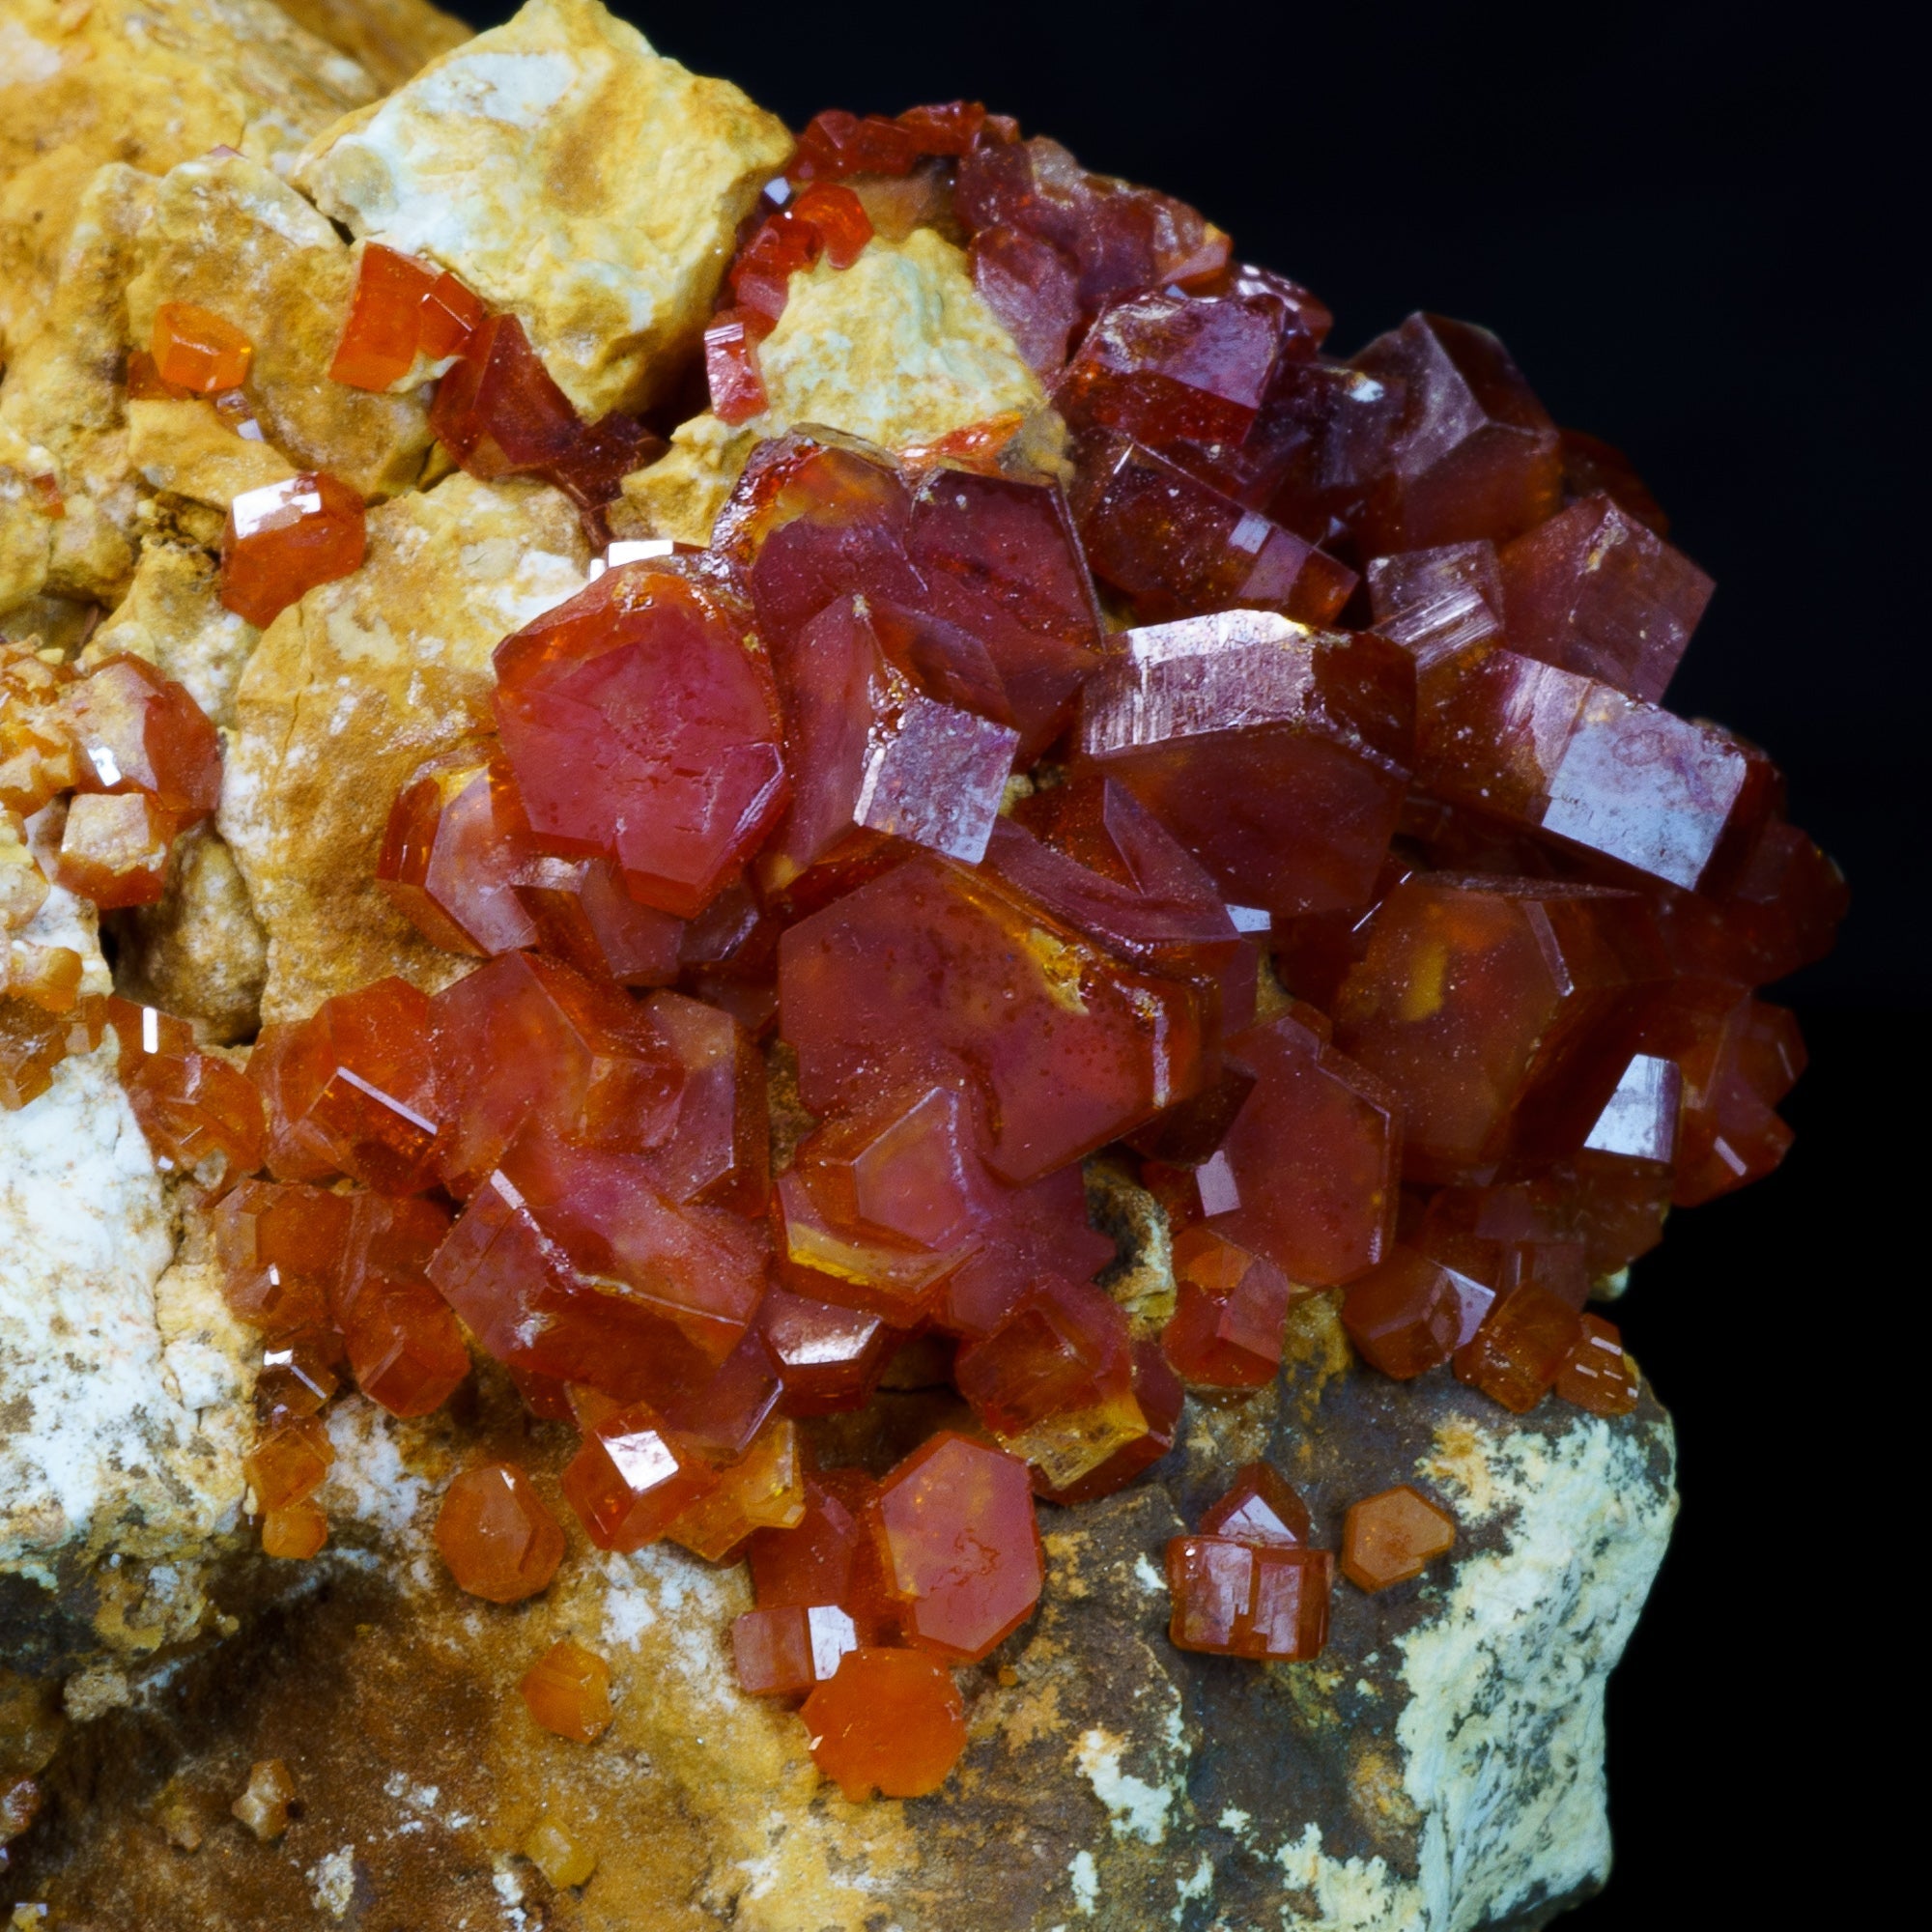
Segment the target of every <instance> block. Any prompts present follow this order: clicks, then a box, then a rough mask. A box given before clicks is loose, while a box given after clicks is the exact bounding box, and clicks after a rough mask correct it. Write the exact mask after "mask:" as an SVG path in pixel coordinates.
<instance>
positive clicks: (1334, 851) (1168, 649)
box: [1079, 611, 1415, 918]
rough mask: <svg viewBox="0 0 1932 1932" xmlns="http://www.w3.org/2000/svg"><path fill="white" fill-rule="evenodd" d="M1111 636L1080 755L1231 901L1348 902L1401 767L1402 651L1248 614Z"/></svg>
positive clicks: (1407, 681) (1356, 891)
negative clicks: (1112, 646)
mask: <svg viewBox="0 0 1932 1932" xmlns="http://www.w3.org/2000/svg"><path fill="white" fill-rule="evenodd" d="M1118 641H1119V643H1120V645H1121V648H1120V650H1119V651H1118V653H1117V654H1116V655H1115V656H1113V657H1112V658H1110V659H1109V661H1108V663H1107V665H1106V666H1105V667H1104V668H1102V669H1101V670H1100V671H1098V672H1097V673H1096V674H1095V675H1094V677H1093V678H1092V679H1091V680H1090V681H1089V683H1088V685H1087V688H1086V691H1085V692H1084V694H1083V695H1082V698H1081V720H1080V741H1079V749H1080V757H1081V759H1082V761H1083V762H1084V763H1085V764H1086V765H1087V766H1089V767H1090V768H1092V769H1094V770H1098V771H1101V772H1103V773H1105V774H1107V775H1108V776H1110V777H1112V778H1115V779H1117V780H1119V781H1121V782H1122V783H1123V784H1124V785H1125V786H1126V787H1127V789H1128V790H1129V791H1131V792H1132V793H1133V794H1134V795H1135V796H1136V797H1137V798H1138V799H1139V800H1140V801H1141V803H1142V804H1143V805H1144V806H1146V807H1147V808H1148V810H1150V811H1151V812H1152V813H1153V814H1154V816H1155V817H1156V818H1158V819H1159V820H1160V821H1161V823H1162V824H1163V825H1165V826H1166V827H1167V829H1168V830H1169V831H1170V832H1172V833H1173V834H1174V835H1175V837H1176V838H1179V840H1180V842H1181V843H1182V844H1183V845H1184V846H1186V848H1187V849H1188V850H1189V851H1190V852H1191V853H1193V854H1194V856H1195V857H1196V858H1197V859H1198V860H1199V861H1200V862H1201V864H1202V865H1203V866H1205V867H1207V868H1208V871H1209V872H1210V873H1211V874H1212V875H1213V877H1214V880H1215V882H1216V883H1217V884H1218V885H1219V886H1220V888H1221V890H1222V891H1223V893H1224V894H1225V895H1227V897H1228V899H1229V900H1230V901H1231V902H1232V903H1235V904H1238V905H1242V906H1253V907H1259V908H1262V909H1264V910H1265V911H1267V912H1270V913H1273V914H1275V915H1277V916H1278V917H1282V918H1291V917H1293V916H1294V915H1296V914H1300V913H1310V912H1321V911H1322V910H1324V909H1326V908H1328V907H1330V906H1349V905H1359V904H1360V903H1361V902H1362V901H1363V899H1364V898H1365V897H1366V896H1367V895H1368V893H1369V890H1370V888H1371V886H1372V885H1373V883H1374V881H1375V877H1376V872H1377V869H1378V867H1380V865H1381V863H1382V861H1383V858H1384V857H1385V855H1386V854H1387V851H1388V842H1389V838H1390V837H1391V836H1392V835H1393V833H1394V831H1395V826H1396V815H1397V812H1398V811H1399V810H1400V808H1401V805H1402V796H1403V788H1404V781H1405V780H1406V776H1407V767H1406V761H1407V759H1408V756H1409V753H1410V746H1411V743H1412V735H1413V725H1412V716H1413V704H1414V697H1413V691H1414V676H1415V673H1414V668H1413V666H1412V665H1411V664H1410V662H1409V660H1408V658H1407V657H1406V655H1405V654H1404V652H1403V651H1401V650H1400V649H1399V648H1398V647H1397V646H1395V645H1393V644H1389V643H1386V642H1385V641H1383V640H1382V639H1379V638H1377V637H1376V636H1375V635H1374V634H1373V633H1372V632H1346V631H1321V630H1310V629H1309V628H1308V627H1307V626H1305V625H1303V624H1297V623H1293V622H1291V621H1290V620H1289V619H1288V618H1286V617H1277V616H1274V615H1272V614H1265V613H1263V612H1260V611H1231V612H1229V613H1227V614H1225V615H1222V616H1213V617H1188V618H1183V619H1181V620H1179V622H1176V623H1172V624H1161V625H1156V626H1154V627H1152V628H1151V629H1148V630H1138V631H1129V632H1126V633H1125V634H1124V635H1123V637H1122V639H1119V640H1118ZM1231 797H1238V798H1240V799H1241V800H1242V801H1243V809H1242V810H1240V811H1239V812H1231V811H1229V810H1227V801H1228V800H1229V799H1230V798H1231Z"/></svg>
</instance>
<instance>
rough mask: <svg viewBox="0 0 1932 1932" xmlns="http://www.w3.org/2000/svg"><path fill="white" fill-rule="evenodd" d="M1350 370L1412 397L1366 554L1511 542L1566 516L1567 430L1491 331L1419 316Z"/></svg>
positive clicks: (1369, 521) (1386, 465)
mask: <svg viewBox="0 0 1932 1932" xmlns="http://www.w3.org/2000/svg"><path fill="white" fill-rule="evenodd" d="M1350 359H1351V360H1352V362H1353V364H1354V367H1355V368H1356V369H1358V370H1360V371H1362V372H1363V373H1364V374H1366V375H1369V376H1373V377H1375V378H1377V379H1378V381H1380V382H1382V383H1384V384H1388V385H1390V386H1391V387H1395V386H1396V385H1398V384H1399V385H1400V391H1399V392H1400V393H1401V395H1402V397H1403V404H1402V412H1401V414H1400V416H1399V417H1398V419H1397V423H1396V426H1395V430H1394V435H1393V438H1392V440H1391V442H1390V445H1389V448H1388V452H1387V455H1386V458H1385V459H1384V462H1383V465H1382V466H1381V467H1380V468H1379V470H1378V474H1377V475H1376V477H1375V481H1374V485H1373V487H1372V489H1371V491H1370V493H1369V497H1368V502H1367V505H1366V511H1365V514H1364V515H1363V516H1362V517H1361V519H1360V521H1359V525H1358V527H1357V532H1356V533H1357V535H1358V537H1359V538H1360V539H1361V541H1362V543H1363V545H1364V548H1365V549H1367V550H1369V551H1371V552H1372V553H1378V554H1379V553H1386V552H1389V551H1401V550H1422V549H1427V548H1430V547H1433V546H1435V545H1438V544H1451V543H1466V542H1469V541H1471V540H1472V539H1477V538H1482V537H1489V538H1491V539H1492V540H1493V541H1496V542H1501V541H1502V540H1503V539H1505V538H1508V537H1513V536H1515V535H1516V534H1517V533H1518V532H1519V531H1521V530H1526V529H1529V528H1530V527H1532V526H1534V525H1537V524H1540V523H1542V522H1543V521H1544V520H1545V519H1546V518H1547V517H1548V516H1549V515H1550V514H1551V513H1552V512H1553V511H1555V510H1556V509H1557V507H1558V505H1559V504H1560V502H1561V499H1562V498H1561V493H1562V487H1563V461H1562V455H1561V452H1560V449H1559V447H1558V440H1557V430H1556V425H1555V424H1554V423H1553V422H1551V421H1550V419H1549V416H1548V413H1547V412H1545V410H1544V408H1543V405H1542V404H1541V403H1539V402H1538V401H1537V400H1536V397H1535V396H1534V395H1533V394H1531V392H1530V388H1529V385H1528V384H1527V383H1525V382H1524V381H1523V379H1522V373H1521V371H1520V370H1519V369H1518V368H1517V366H1516V364H1515V363H1514V362H1513V361H1511V359H1510V356H1509V352H1508V351H1507V350H1506V349H1505V348H1504V347H1503V346H1502V344H1501V343H1500V342H1498V341H1497V340H1496V338H1495V337H1494V336H1493V335H1492V334H1491V333H1490V331H1489V330H1488V329H1486V328H1478V327H1475V326H1474V325H1473V324H1471V323H1466V322H1452V321H1450V320H1449V319H1448V318H1447V317H1445V316H1438V315H1422V314H1417V315H1412V316H1410V317H1409V318H1408V320H1407V321H1406V322H1405V323H1403V324H1402V326H1401V327H1398V328H1393V329H1390V330H1389V331H1388V333H1387V334H1385V335H1379V336H1378V337H1377V338H1376V339H1375V341H1373V342H1371V343H1370V344H1369V345H1368V347H1367V348H1365V349H1363V350H1361V351H1360V352H1359V353H1358V354H1356V355H1354V356H1353V357H1351V358H1350Z"/></svg>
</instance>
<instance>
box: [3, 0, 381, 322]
mask: <svg viewBox="0 0 1932 1932" xmlns="http://www.w3.org/2000/svg"><path fill="white" fill-rule="evenodd" d="M377 92H378V88H377V84H376V82H375V81H373V80H372V79H371V78H370V76H369V75H368V73H367V72H365V71H363V69H362V68H361V67H360V66H359V65H357V63H356V62H355V61H354V60H351V59H349V58H348V57H347V56H345V55H344V54H342V53H339V52H338V51H337V50H336V49H335V48H334V47H332V46H330V45H328V44H327V43H326V42H325V41H322V40H319V39H317V38H316V36H315V35H313V34H311V33H309V32H307V31H306V30H305V29H303V28H302V27H300V26H298V25H297V24H296V22H295V21H294V20H293V19H291V18H290V17H289V14H287V13H285V12H283V11H282V9H280V8H279V7H276V6H273V5H271V4H270V0H94V4H93V5H91V6H88V7H73V6H68V5H64V4H62V0H5V4H4V6H0V339H4V341H5V343H6V345H7V348H8V351H9V353H10V354H12V353H16V352H17V351H18V350H19V349H21V348H22V347H23V346H24V345H25V344H26V343H27V341H28V340H29V338H30V337H31V336H33V335H34V334H36V333H37V332H38V331H39V329H40V328H41V327H42V325H43V321H44V319H45V317H46V315H47V312H48V309H49V305H50V299H51V298H52V295H53V290H54V282H55V278H56V270H57V268H58V265H59V263H60V260H61V256H62V253H63V251H64V249H65V248H66V246H67V242H68V236H69V231H70V229H71V226H72V224H73V219H74V214H75V211H76V208H77V206H78V203H79V201H80V198H81V196H82V194H83V192H84V191H85V190H86V188H87V186H88V184H89V183H90V182H91V181H92V179H93V177H94V174H95V171H96V170H97V169H98V168H99V167H100V166H101V165H102V164H103V163H105V162H109V161H116V162H125V163H127V164H128V166H129V167H130V168H134V169H139V170H140V171H141V172H143V173H146V174H165V173H166V172H167V170H168V169H170V168H171V167H173V166H174V165H175V164H176V163H177V162H178V161H185V160H186V159H188V158H189V157H190V156H195V155H205V154H207V153H208V151H209V150H210V149H211V148H213V147H217V146H222V145H226V146H228V147H231V148H235V149H237V150H239V151H240V152H241V153H242V154H245V155H250V156H254V157H255V158H257V159H258V160H263V161H273V160H275V159H276V158H277V157H280V156H293V153H294V151H295V150H297V149H299V148H300V146H301V145H302V143H303V142H304V141H306V140H307V139H308V138H309V137H310V136H311V135H313V134H316V133H319V132H320V131H321V130H322V129H323V128H326V127H327V126H328V125H329V123H330V122H332V121H334V120H336V119H337V118H338V117H339V116H341V115H342V114H344V113H345V112H347V111H348V110H349V109H350V108H353V107H359V106H360V105H361V104H362V103H363V102H364V101H366V100H371V99H374V98H375V96H376V94H377Z"/></svg>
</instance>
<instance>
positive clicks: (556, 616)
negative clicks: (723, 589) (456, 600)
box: [495, 564, 788, 919]
mask: <svg viewBox="0 0 1932 1932" xmlns="http://www.w3.org/2000/svg"><path fill="white" fill-rule="evenodd" d="M748 615H749V613H748V612H745V611H742V610H739V609H736V608H734V606H733V605H732V603H731V601H730V600H729V599H727V598H726V597H725V596H724V595H722V594H721V593H719V592H718V591H717V590H715V589H714V588H711V587H709V586H708V585H707V584H705V583H704V582H701V581H699V580H698V579H697V578H696V576H692V577H685V576H679V575H676V574H673V572H672V571H671V570H670V569H669V568H668V567H665V566H659V565H653V564H632V565H626V566H624V567H623V568H621V569H617V570H608V571H606V572H605V573H604V575H603V576H602V577H600V578H598V579H597V580H596V582H593V583H592V584H591V585H590V587H589V588H588V589H587V590H584V591H582V592H581V593H580V594H579V595H577V596H576V597H573V598H571V599H570V600H569V601H568V602H567V603H564V604H561V605H559V606H558V607H557V608H556V609H555V610H554V611H546V612H545V613H544V614H543V615H542V616H541V617H538V618H537V619H535V620H534V621H533V622H532V623H530V624H527V625H526V626H525V628H524V629H523V630H521V631H519V632H517V633H516V634H515V635H513V636H512V637H509V638H506V639H504V640H503V642H502V643H500V644H498V645H497V651H496V665H497V692H496V697H495V703H496V711H497V727H498V730H499V731H500V733H501V736H502V740H503V749H504V753H505V754H506V755H507V757H508V759H509V761H510V766H511V769H512V770H513V771H514V773H515V774H516V779H517V785H518V788H519V790H520V791H521V793H522V795H523V800H524V806H525V809H526V811H527V813H528V815H529V821H530V826H531V829H532V830H533V832H534V833H535V835H536V838H537V841H538V843H539V844H540V845H542V846H544V847H546V848H547V849H550V850H553V851H557V852H561V853H566V854H568V853H591V854H599V853H601V854H602V855H603V856H605V857H607V858H609V859H611V860H613V861H614V862H615V863H616V865H617V866H618V867H619V868H620V869H621V870H622V872H623V875H624V883H625V886H626V887H627V889H628V890H629V892H630V894H631V895H632V896H633V897H634V898H636V899H638V900H639V901H641V902H642V903H643V904H645V905H650V906H655V907H657V908H658V909H659V910H660V911H663V912H668V913H672V914H675V915H676V916H677V917H679V918H681V919H689V918H691V917H693V916H694V915H695V914H696V913H699V912H701V911H702V910H703V909H704V908H705V906H707V905H708V904H709V903H710V902H711V901H712V899H714V898H715V897H717V895H718V894H719V893H720V892H721V891H722V890H723V889H724V888H725V885H726V884H728V883H729V882H730V880H731V879H732V878H733V877H734V876H735V875H736V873H737V872H738V871H739V870H740V868H741V867H743V865H744V863H745V861H746V860H747V859H748V858H749V857H750V856H751V854H752V852H753V849H754V848H755V847H756V846H757V844H758V842H759V840H760V839H761V838H763V837H764V835H765V834H766V833H767V832H768V831H769V830H770V829H771V827H772V826H773V825H774V824H776V823H777V821H778V818H779V816H780V814H781V812H782V811H783V810H784V805H785V799H786V794H787V790H788V783H787V780H786V776H785V768H784V759H783V755H782V750H781V741H782V721H781V717H780V712H779V701H778V693H777V690H776V688H775V686H774V684H773V680H772V674H771V671H770V668H768V666H767V665H766V663H765V660H764V658H763V656H762V654H760V653H759V652H757V651H756V650H755V649H754V648H753V644H752V641H751V639H750V636H749V627H748V624H747V621H746V620H747V617H748Z"/></svg>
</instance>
